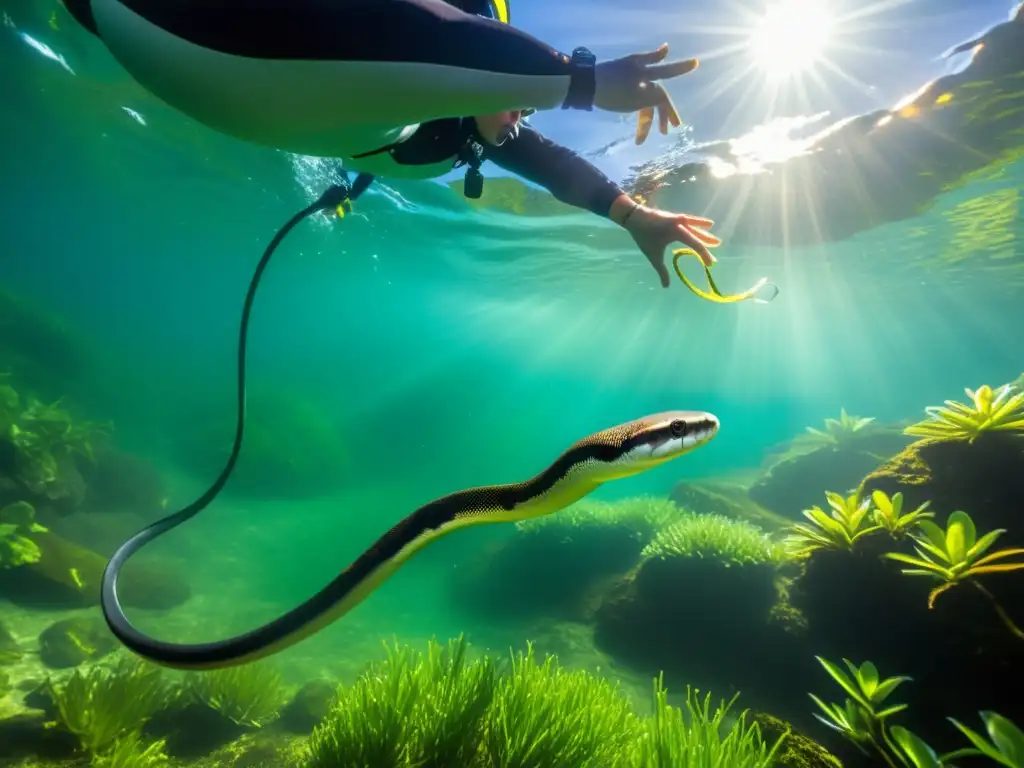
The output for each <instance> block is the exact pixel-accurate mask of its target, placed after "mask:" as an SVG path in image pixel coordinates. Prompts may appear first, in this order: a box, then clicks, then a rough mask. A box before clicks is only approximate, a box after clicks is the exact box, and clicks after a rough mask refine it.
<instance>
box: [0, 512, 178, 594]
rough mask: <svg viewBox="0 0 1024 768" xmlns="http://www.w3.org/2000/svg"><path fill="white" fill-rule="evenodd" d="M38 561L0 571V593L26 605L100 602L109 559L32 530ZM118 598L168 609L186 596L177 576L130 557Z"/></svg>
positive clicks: (174, 573)
mask: <svg viewBox="0 0 1024 768" xmlns="http://www.w3.org/2000/svg"><path fill="white" fill-rule="evenodd" d="M31 538H32V541H33V542H34V543H35V544H36V545H37V546H38V547H39V550H40V552H41V556H40V558H39V560H38V561H37V562H33V563H27V564H25V565H23V566H21V567H18V568H12V569H8V570H0V597H3V598H5V599H7V600H10V601H11V602H13V603H15V604H19V605H25V606H29V607H50V608H82V607H89V606H93V605H97V604H98V603H99V584H100V581H101V578H102V576H103V569H104V568H105V567H106V564H107V559H106V558H104V557H102V556H100V555H98V554H97V553H95V552H93V551H92V550H90V549H86V548H85V547H81V546H79V545H78V544H75V543H73V542H70V541H68V540H67V539H64V538H61V537H60V536H57V535H55V534H53V533H52V532H49V531H47V532H43V533H33V534H32V535H31ZM118 593H119V595H120V596H121V600H122V602H123V603H124V604H125V605H126V606H128V607H133V608H148V609H152V610H168V609H170V608H175V607H177V606H179V605H181V604H182V603H184V602H185V601H186V600H188V598H189V596H190V594H191V590H190V589H189V586H188V584H187V583H186V582H185V581H184V580H183V579H182V577H181V575H180V574H178V573H177V572H175V571H171V570H168V569H166V568H163V567H159V566H157V565H154V564H151V563H147V562H145V560H140V561H139V562H134V561H133V562H131V563H129V564H128V565H127V566H126V568H125V575H124V578H123V579H122V580H121V582H120V584H119V590H118Z"/></svg>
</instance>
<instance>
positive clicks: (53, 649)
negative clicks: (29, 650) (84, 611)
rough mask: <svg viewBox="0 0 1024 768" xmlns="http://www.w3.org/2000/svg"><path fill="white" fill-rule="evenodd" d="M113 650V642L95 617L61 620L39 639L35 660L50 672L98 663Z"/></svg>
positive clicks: (48, 628) (115, 639) (106, 630)
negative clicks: (37, 657) (40, 662)
mask: <svg viewBox="0 0 1024 768" xmlns="http://www.w3.org/2000/svg"><path fill="white" fill-rule="evenodd" d="M117 647H118V642H117V638H115V637H114V636H113V635H112V634H111V632H110V630H109V629H108V628H107V625H106V622H104V621H103V619H101V618H99V617H97V616H78V617H75V618H71V619H61V620H60V621H55V622H54V623H53V624H51V625H50V626H48V627H47V628H46V629H44V630H43V631H42V633H40V635H39V659H40V661H42V662H43V664H45V665H46V666H47V667H49V668H50V669H69V668H71V667H77V666H78V665H79V664H84V663H85V662H87V661H95V660H96V659H101V658H103V657H104V656H106V655H107V654H109V653H112V652H113V651H114V650H116V649H117Z"/></svg>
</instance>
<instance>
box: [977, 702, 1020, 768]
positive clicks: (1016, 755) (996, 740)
mask: <svg viewBox="0 0 1024 768" xmlns="http://www.w3.org/2000/svg"><path fill="white" fill-rule="evenodd" d="M981 719H982V720H983V721H984V722H985V728H986V729H987V730H988V735H989V738H991V739H992V743H993V744H995V746H996V748H997V749H998V750H999V752H1000V753H1001V754H1002V755H1003V756H1004V757H1005V758H1006V759H1007V765H1012V766H1013V768H1024V733H1022V732H1021V730H1020V728H1018V727H1017V726H1016V725H1014V723H1012V722H1011V721H1010V720H1008V719H1006V718H1005V717H1003V716H1002V715H1000V714H998V713H996V712H989V711H986V712H982V713H981Z"/></svg>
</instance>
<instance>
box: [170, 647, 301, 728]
mask: <svg viewBox="0 0 1024 768" xmlns="http://www.w3.org/2000/svg"><path fill="white" fill-rule="evenodd" d="M185 694H186V695H187V696H188V697H189V698H191V699H192V701H195V702H197V703H199V704H202V705H204V706H207V707H209V708H210V709H212V710H214V711H216V712H219V713H220V714H221V715H223V716H224V717H226V718H228V719H229V720H231V721H232V722H234V723H237V724H238V725H245V726H249V727H252V728H261V727H263V726H264V725H266V724H267V723H269V722H271V721H273V720H276V719H277V717H278V715H280V713H281V707H282V706H284V698H285V697H284V687H283V683H282V681H281V675H280V673H279V672H278V671H277V669H276V668H275V667H273V666H271V665H270V664H267V663H266V662H263V663H257V664H244V665H240V666H235V667H228V668H227V669H216V670H213V671H210V672H191V673H189V675H188V678H187V680H186V683H185Z"/></svg>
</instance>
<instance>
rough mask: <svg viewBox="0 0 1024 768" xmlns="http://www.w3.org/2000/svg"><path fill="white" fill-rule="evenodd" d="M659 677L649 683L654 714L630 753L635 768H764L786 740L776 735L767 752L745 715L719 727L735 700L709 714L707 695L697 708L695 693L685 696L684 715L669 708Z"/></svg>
mask: <svg viewBox="0 0 1024 768" xmlns="http://www.w3.org/2000/svg"><path fill="white" fill-rule="evenodd" d="M667 696H668V694H667V691H666V690H665V688H664V687H663V685H662V678H661V676H659V677H657V678H655V680H654V713H653V715H652V716H651V717H649V718H646V719H645V721H644V730H645V731H646V733H645V734H644V736H643V737H642V738H641V739H640V741H639V743H638V746H637V748H636V751H635V753H634V758H633V765H634V766H635V768H704V766H709V765H710V766H728V768H770V766H773V765H775V761H776V757H777V756H778V755H779V752H780V750H781V749H782V746H783V745H784V744H785V742H786V740H787V739H788V738H789V731H788V730H787V731H785V732H783V733H782V734H780V735H779V737H778V738H777V739H776V740H775V743H774V744H773V745H772V746H770V747H769V746H768V744H767V743H766V742H765V741H764V739H763V738H762V737H761V728H760V726H759V725H758V724H757V723H756V722H754V723H751V724H749V725H748V724H747V722H746V717H747V711H746V710H744V711H743V712H741V713H740V715H739V717H738V718H736V720H735V721H734V722H733V725H732V727H730V728H728V729H726V728H725V727H724V721H725V718H726V717H727V716H728V715H729V710H730V709H732V706H733V705H734V704H735V703H736V699H737V697H738V696H739V694H736V695H735V696H733V697H732V699H730V700H729V701H728V702H725V701H723V702H720V703H719V705H718V706H717V707H716V708H715V709H714V710H713V711H712V709H711V694H708V695H707V696H705V697H704V701H703V703H701V701H700V699H699V698H698V696H697V694H696V692H695V691H693V690H692V689H690V688H687V690H686V711H687V715H688V717H687V718H686V719H685V720H684V718H683V711H682V710H681V709H679V708H677V707H673V706H671V705H669V703H668V699H667Z"/></svg>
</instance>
